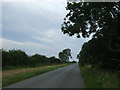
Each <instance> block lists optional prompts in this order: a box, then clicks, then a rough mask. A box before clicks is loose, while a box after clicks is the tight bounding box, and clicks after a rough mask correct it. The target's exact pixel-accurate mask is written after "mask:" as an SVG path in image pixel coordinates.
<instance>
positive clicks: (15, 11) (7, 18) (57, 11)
mask: <svg viewBox="0 0 120 90" xmlns="http://www.w3.org/2000/svg"><path fill="white" fill-rule="evenodd" d="M65 6H66V1H65V0H40V1H39V2H20V3H18V2H3V4H2V10H3V12H2V15H3V19H2V24H3V25H2V26H3V28H2V29H3V32H2V34H3V40H2V39H0V41H1V40H2V41H3V48H6V49H13V48H14V49H22V50H24V51H25V52H26V53H27V54H28V55H32V54H35V53H40V54H44V55H46V56H56V57H57V56H58V53H59V52H60V51H62V50H63V49H65V48H70V49H71V50H72V54H73V57H74V58H73V59H74V60H76V55H77V53H78V52H79V51H80V49H81V45H82V44H83V43H84V42H85V41H88V40H89V39H77V38H76V37H69V36H67V35H64V34H63V33H62V32H61V29H60V28H61V24H62V22H63V18H64V17H65V15H66V11H65ZM1 47H2V46H1Z"/></svg>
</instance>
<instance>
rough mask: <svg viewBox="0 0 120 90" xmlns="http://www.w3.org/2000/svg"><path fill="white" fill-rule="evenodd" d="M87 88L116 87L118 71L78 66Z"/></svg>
mask: <svg viewBox="0 0 120 90" xmlns="http://www.w3.org/2000/svg"><path fill="white" fill-rule="evenodd" d="M80 70H81V73H82V76H83V79H84V82H85V84H86V87H87V88H118V83H120V82H118V73H117V72H110V71H105V70H99V69H98V70H97V69H93V68H91V67H88V66H80Z"/></svg>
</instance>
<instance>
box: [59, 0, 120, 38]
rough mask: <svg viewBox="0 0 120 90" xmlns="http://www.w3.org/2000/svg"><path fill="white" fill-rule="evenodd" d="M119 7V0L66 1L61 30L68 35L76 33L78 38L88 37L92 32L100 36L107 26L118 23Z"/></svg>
mask: <svg viewBox="0 0 120 90" xmlns="http://www.w3.org/2000/svg"><path fill="white" fill-rule="evenodd" d="M119 8H120V2H99V3H98V2H79V3H76V2H74V3H71V2H68V3H67V7H66V9H67V10H68V11H69V12H68V14H67V15H66V17H65V18H64V22H63V24H62V27H61V29H62V32H63V33H64V34H68V35H69V36H73V35H77V37H78V38H79V37H81V36H82V37H84V38H85V37H89V36H90V34H92V33H95V35H96V36H101V35H103V29H104V28H108V27H107V26H109V25H110V26H111V25H113V24H114V27H115V26H116V25H119V24H118V22H117V21H118V20H119V19H118V18H119V14H120V11H119V10H120V9H119ZM115 23H116V24H115ZM111 27H113V26H111ZM114 27H113V28H114ZM104 32H108V30H107V29H106V30H104Z"/></svg>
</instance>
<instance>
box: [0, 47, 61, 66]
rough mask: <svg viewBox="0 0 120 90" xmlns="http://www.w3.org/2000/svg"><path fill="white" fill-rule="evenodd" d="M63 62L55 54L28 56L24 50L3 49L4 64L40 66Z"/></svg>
mask: <svg viewBox="0 0 120 90" xmlns="http://www.w3.org/2000/svg"><path fill="white" fill-rule="evenodd" d="M60 63H63V62H62V61H60V59H59V58H56V57H54V56H52V57H46V56H45V55H40V54H35V55H32V56H28V55H27V54H26V53H25V52H24V51H22V50H14V49H13V50H8V51H7V50H4V49H2V66H3V67H5V66H40V65H50V64H60Z"/></svg>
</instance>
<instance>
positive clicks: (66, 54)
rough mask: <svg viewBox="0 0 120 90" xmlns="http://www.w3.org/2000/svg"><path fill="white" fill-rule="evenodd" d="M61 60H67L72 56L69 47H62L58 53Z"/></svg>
mask: <svg viewBox="0 0 120 90" xmlns="http://www.w3.org/2000/svg"><path fill="white" fill-rule="evenodd" d="M58 56H59V58H60V60H61V61H65V62H68V61H69V58H72V56H71V50H70V49H64V50H63V51H62V52H60V53H59V54H58Z"/></svg>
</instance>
